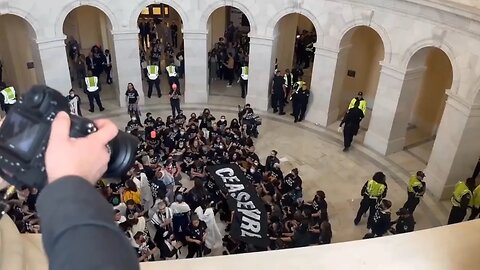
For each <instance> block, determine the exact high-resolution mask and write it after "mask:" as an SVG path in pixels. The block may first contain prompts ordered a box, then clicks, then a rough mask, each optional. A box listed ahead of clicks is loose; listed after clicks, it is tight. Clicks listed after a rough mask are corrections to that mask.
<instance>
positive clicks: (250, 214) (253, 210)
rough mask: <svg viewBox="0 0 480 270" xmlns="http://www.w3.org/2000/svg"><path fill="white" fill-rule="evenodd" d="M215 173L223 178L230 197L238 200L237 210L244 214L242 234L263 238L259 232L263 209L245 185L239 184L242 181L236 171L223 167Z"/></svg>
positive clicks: (241, 226)
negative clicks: (256, 203) (254, 200)
mask: <svg viewBox="0 0 480 270" xmlns="http://www.w3.org/2000/svg"><path fill="white" fill-rule="evenodd" d="M215 174H216V175H218V176H220V177H221V178H222V181H223V182H224V183H225V187H226V188H227V189H228V193H229V194H230V197H232V198H233V199H235V200H236V201H237V211H238V213H241V214H242V216H241V224H240V230H241V236H242V237H256V238H260V239H261V238H262V236H261V235H260V234H258V233H259V232H260V230H261V223H260V218H261V211H260V210H258V209H257V207H256V206H255V203H253V201H251V196H250V194H249V193H248V192H245V191H244V190H245V186H244V185H242V184H237V183H239V182H241V181H240V179H238V177H237V176H235V171H234V170H233V169H231V168H222V169H219V170H217V171H216V172H215Z"/></svg>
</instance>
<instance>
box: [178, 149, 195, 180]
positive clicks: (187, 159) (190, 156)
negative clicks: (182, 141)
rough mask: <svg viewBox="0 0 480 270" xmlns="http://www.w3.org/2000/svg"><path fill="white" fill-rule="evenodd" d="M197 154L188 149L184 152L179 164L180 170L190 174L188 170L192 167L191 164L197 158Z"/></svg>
mask: <svg viewBox="0 0 480 270" xmlns="http://www.w3.org/2000/svg"><path fill="white" fill-rule="evenodd" d="M198 156H199V155H198V154H197V153H195V152H193V151H192V150H191V148H190V149H188V150H187V151H186V152H185V154H184V155H183V162H182V163H181V164H180V168H181V169H182V172H184V173H186V174H190V170H191V169H192V166H193V164H194V163H195V161H196V160H197V159H198Z"/></svg>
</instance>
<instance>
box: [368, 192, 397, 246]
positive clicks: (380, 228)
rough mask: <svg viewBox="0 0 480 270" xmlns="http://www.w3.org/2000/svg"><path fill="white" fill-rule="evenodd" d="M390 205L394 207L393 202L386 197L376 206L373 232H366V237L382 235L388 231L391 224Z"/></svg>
mask: <svg viewBox="0 0 480 270" xmlns="http://www.w3.org/2000/svg"><path fill="white" fill-rule="evenodd" d="M390 207H392V203H391V202H390V201H389V200H385V199H382V201H381V202H380V203H379V204H378V205H377V206H376V209H375V214H374V215H373V222H372V227H371V231H372V232H371V233H370V234H366V235H365V236H364V238H371V237H380V236H383V235H384V234H386V233H387V232H388V230H389V229H390V226H391V213H390Z"/></svg>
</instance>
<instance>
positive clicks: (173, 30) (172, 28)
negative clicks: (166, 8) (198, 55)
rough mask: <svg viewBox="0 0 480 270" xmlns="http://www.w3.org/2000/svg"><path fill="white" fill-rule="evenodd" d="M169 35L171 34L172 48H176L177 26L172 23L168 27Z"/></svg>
mask: <svg viewBox="0 0 480 270" xmlns="http://www.w3.org/2000/svg"><path fill="white" fill-rule="evenodd" d="M170 34H172V46H173V47H175V48H178V26H177V25H176V24H175V23H174V22H173V23H172V25H170Z"/></svg>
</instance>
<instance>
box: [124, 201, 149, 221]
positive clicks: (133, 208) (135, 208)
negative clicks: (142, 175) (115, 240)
mask: <svg viewBox="0 0 480 270" xmlns="http://www.w3.org/2000/svg"><path fill="white" fill-rule="evenodd" d="M125 204H126V205H127V209H126V210H125V216H126V217H128V216H130V215H135V214H136V215H137V216H143V214H144V213H145V212H144V211H143V209H142V207H140V205H138V204H136V203H135V202H134V201H133V200H128V201H127V202H126V203H125Z"/></svg>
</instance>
